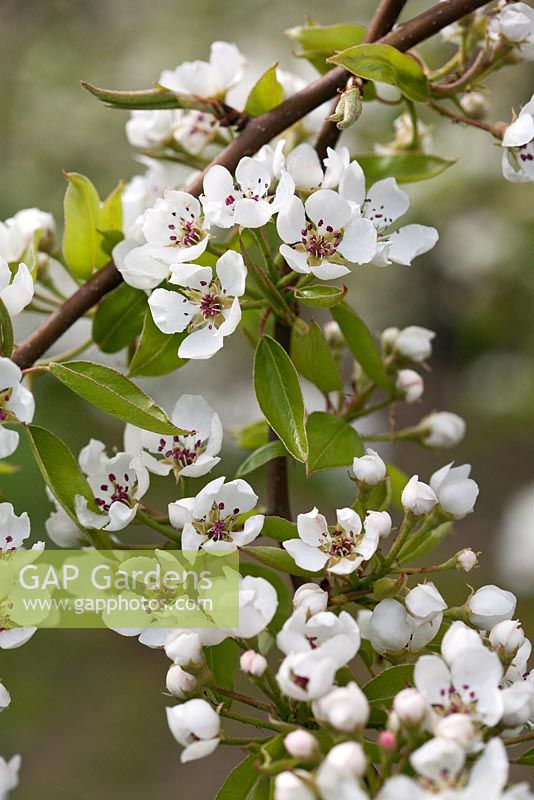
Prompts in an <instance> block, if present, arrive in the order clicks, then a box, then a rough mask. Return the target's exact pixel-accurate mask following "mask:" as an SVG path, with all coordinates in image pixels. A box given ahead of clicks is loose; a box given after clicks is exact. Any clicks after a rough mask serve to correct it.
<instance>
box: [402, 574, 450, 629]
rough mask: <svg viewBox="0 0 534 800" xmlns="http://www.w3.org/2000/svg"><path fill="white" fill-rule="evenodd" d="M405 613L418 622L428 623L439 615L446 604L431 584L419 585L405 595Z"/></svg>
mask: <svg viewBox="0 0 534 800" xmlns="http://www.w3.org/2000/svg"><path fill="white" fill-rule="evenodd" d="M404 603H405V605H406V609H407V611H408V612H409V613H410V614H411V615H412V617H416V619H418V620H423V621H429V620H431V619H434V617H436V616H437V615H438V614H441V613H442V612H443V611H445V609H446V608H447V604H446V602H445V600H444V599H443V597H442V596H441V594H440V593H439V592H438V590H437V589H436V587H435V586H434V584H433V583H430V582H429V583H419V584H417V586H414V588H413V589H411V591H409V592H408V594H407V595H406V598H405V601H404Z"/></svg>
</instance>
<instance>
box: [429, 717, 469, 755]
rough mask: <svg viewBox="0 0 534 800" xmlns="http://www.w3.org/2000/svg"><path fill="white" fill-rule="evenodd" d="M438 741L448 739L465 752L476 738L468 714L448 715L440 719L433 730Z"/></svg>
mask: <svg viewBox="0 0 534 800" xmlns="http://www.w3.org/2000/svg"><path fill="white" fill-rule="evenodd" d="M434 733H435V735H436V736H439V738H440V739H448V740H449V741H451V742H455V743H456V744H457V745H459V746H460V747H463V748H464V749H465V750H467V749H468V748H469V747H470V746H471V745H472V744H473V742H474V741H475V740H476V738H477V731H476V728H475V726H474V724H473V721H472V719H471V717H470V716H469V715H468V714H449V715H448V716H446V717H443V719H440V720H439V722H438V724H437V725H436V728H435V730H434Z"/></svg>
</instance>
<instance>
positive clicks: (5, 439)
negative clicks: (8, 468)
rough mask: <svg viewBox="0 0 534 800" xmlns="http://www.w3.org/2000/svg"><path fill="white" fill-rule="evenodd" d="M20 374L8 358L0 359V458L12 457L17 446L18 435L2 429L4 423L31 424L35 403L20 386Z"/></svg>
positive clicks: (24, 388) (29, 393) (23, 387)
mask: <svg viewBox="0 0 534 800" xmlns="http://www.w3.org/2000/svg"><path fill="white" fill-rule="evenodd" d="M21 381H22V372H21V371H20V369H19V367H18V366H17V365H16V364H15V363H14V362H13V361H11V360H10V359H9V358H5V357H3V356H2V357H0V458H7V456H10V455H12V454H13V453H14V452H15V450H16V449H17V447H18V444H19V439H20V436H19V433H18V432H17V431H12V430H8V429H7V428H4V423H6V422H17V421H19V422H31V421H32V419H33V414H34V411H35V401H34V399H33V395H32V393H31V392H30V391H29V389H26V387H25V386H23V385H22V384H21Z"/></svg>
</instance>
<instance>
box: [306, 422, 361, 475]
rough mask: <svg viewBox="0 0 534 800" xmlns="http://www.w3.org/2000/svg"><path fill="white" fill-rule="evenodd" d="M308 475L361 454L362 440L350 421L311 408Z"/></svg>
mask: <svg viewBox="0 0 534 800" xmlns="http://www.w3.org/2000/svg"><path fill="white" fill-rule="evenodd" d="M306 432H307V434H308V444H309V453H308V465H307V466H308V475H311V474H312V473H313V472H319V471H320V470H322V469H333V468H334V467H348V466H350V465H351V464H352V461H353V459H354V458H355V457H356V456H361V455H363V449H364V448H363V442H362V440H361V439H360V437H359V436H358V433H357V432H356V431H355V430H354V428H353V427H351V425H349V424H348V422H346V421H345V420H344V419H340V417H334V416H332V414H326V413H325V412H324V411H314V412H313V414H310V416H309V417H308V424H307V426H306Z"/></svg>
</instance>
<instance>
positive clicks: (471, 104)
mask: <svg viewBox="0 0 534 800" xmlns="http://www.w3.org/2000/svg"><path fill="white" fill-rule="evenodd" d="M460 105H461V106H462V109H463V110H464V111H465V113H466V114H467V115H468V116H469V117H471V118H472V119H484V118H485V117H486V116H487V114H488V111H489V103H488V100H487V98H486V97H484V95H483V94H481V93H480V92H467V94H464V95H463V97H461V98H460Z"/></svg>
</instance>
